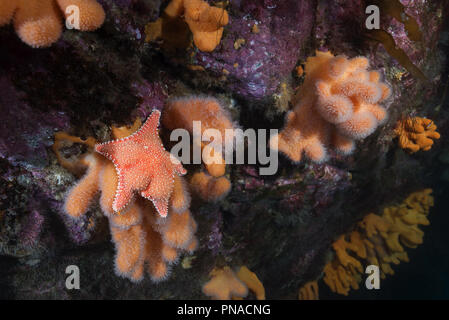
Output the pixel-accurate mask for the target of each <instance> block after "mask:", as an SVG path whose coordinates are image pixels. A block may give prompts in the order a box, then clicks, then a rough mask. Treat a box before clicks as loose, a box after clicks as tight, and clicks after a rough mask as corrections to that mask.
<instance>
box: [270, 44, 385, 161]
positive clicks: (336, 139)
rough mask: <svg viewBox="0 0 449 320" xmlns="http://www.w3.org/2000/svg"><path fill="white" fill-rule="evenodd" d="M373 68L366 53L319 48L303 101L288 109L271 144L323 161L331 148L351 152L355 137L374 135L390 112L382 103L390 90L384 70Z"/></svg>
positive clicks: (297, 155) (293, 154)
mask: <svg viewBox="0 0 449 320" xmlns="http://www.w3.org/2000/svg"><path fill="white" fill-rule="evenodd" d="M368 67H369V62H368V59H366V58H364V57H356V58H352V59H347V58H346V57H344V56H334V55H332V54H331V53H330V52H318V51H317V53H316V56H315V57H310V58H308V59H307V61H306V64H305V70H306V73H307V74H306V78H305V82H304V84H303V85H302V87H301V89H300V91H299V93H298V97H297V98H298V99H299V103H298V104H297V105H296V106H295V107H294V109H293V111H290V112H289V113H288V114H287V116H286V124H285V127H284V128H283V129H282V131H281V132H280V133H279V135H276V136H274V137H272V138H271V140H270V147H271V148H273V149H277V150H280V151H281V152H283V153H284V154H286V155H287V156H288V157H289V158H290V159H291V160H292V161H295V162H297V161H300V160H301V159H302V154H303V153H304V154H305V155H306V156H307V157H308V158H309V159H311V160H312V161H315V162H322V161H324V160H326V158H327V157H328V153H327V150H326V149H327V148H329V147H332V148H334V149H335V150H336V151H338V152H340V153H342V154H350V153H351V152H352V151H353V150H354V147H355V145H354V140H359V139H363V138H366V137H367V136H369V135H370V134H372V133H373V132H374V130H375V129H376V128H377V127H378V126H379V124H381V123H382V122H383V121H384V120H385V119H386V116H387V113H386V110H385V109H384V108H383V107H382V106H381V105H380V104H379V103H381V102H382V101H385V99H387V98H388V97H389V95H390V91H391V90H390V88H389V87H388V86H387V85H386V84H385V83H383V82H381V81H380V80H381V76H380V73H379V72H377V71H368Z"/></svg>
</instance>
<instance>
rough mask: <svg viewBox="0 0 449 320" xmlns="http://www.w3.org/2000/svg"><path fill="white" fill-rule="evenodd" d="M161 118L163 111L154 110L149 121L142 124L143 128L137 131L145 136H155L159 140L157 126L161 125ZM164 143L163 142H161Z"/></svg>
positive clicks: (151, 137) (152, 137)
mask: <svg viewBox="0 0 449 320" xmlns="http://www.w3.org/2000/svg"><path fill="white" fill-rule="evenodd" d="M160 118H161V112H160V111H159V110H153V112H151V114H150V116H149V117H148V119H147V121H145V123H144V124H143V125H142V128H140V129H139V131H138V132H137V133H136V134H138V135H143V136H144V138H150V139H154V138H155V137H156V138H157V139H158V140H159V135H158V132H157V128H158V126H159V120H160ZM161 145H162V142H161Z"/></svg>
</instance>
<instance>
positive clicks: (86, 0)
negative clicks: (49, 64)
mask: <svg viewBox="0 0 449 320" xmlns="http://www.w3.org/2000/svg"><path fill="white" fill-rule="evenodd" d="M70 5H75V6H77V7H78V8H79V11H80V15H79V22H80V26H79V29H80V30H82V31H91V30H95V29H97V28H99V27H100V26H101V25H102V24H103V22H104V19H105V12H104V10H103V8H102V6H101V5H100V4H99V3H98V2H97V1H95V0H33V1H29V0H8V1H2V3H1V4H0V26H2V25H4V24H7V23H9V22H10V21H11V20H14V29H15V30H16V32H17V35H18V36H19V37H20V39H22V41H23V42H25V43H26V44H28V45H30V46H32V47H35V48H42V47H48V46H50V45H51V44H53V43H54V42H56V41H57V40H58V39H59V37H60V36H61V32H62V24H61V11H62V13H63V14H65V15H66V16H69V15H70V14H71V13H66V8H67V7H68V6H70ZM58 6H59V8H58Z"/></svg>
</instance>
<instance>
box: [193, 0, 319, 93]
mask: <svg viewBox="0 0 449 320" xmlns="http://www.w3.org/2000/svg"><path fill="white" fill-rule="evenodd" d="M228 12H230V13H231V18H230V22H229V24H228V25H227V26H226V28H225V34H224V36H223V39H222V41H221V43H220V45H219V46H218V47H217V48H216V49H215V50H214V51H213V52H210V53H208V52H201V51H196V54H195V55H194V56H193V63H194V64H195V65H199V66H201V67H203V68H204V69H205V70H206V71H209V72H211V73H212V74H215V75H216V76H217V77H221V76H223V75H226V77H227V81H226V85H227V86H228V87H229V89H231V90H233V91H234V92H235V93H237V94H240V95H242V96H244V97H248V98H255V99H261V98H264V97H266V96H269V95H271V94H273V93H275V92H276V89H277V88H278V86H279V79H282V78H284V77H286V76H287V75H288V74H289V73H290V72H291V70H292V69H293V68H294V66H295V64H296V62H297V60H298V58H299V57H300V56H301V53H302V49H303V45H304V43H305V41H306V40H307V39H308V37H309V35H310V32H311V29H312V25H313V21H314V14H313V7H312V2H311V1H308V0H285V1H273V0H231V1H230V3H229V8H228ZM240 39H243V40H240ZM236 41H240V43H242V45H241V46H240V47H236V46H235V43H236Z"/></svg>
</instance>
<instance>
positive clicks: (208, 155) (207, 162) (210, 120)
mask: <svg viewBox="0 0 449 320" xmlns="http://www.w3.org/2000/svg"><path fill="white" fill-rule="evenodd" d="M194 121H198V123H200V125H201V130H199V132H198V133H200V134H201V135H203V133H204V132H205V130H208V129H213V130H216V131H217V132H218V133H219V134H220V135H221V138H222V141H221V142H222V143H223V144H224V143H225V142H226V133H227V132H228V136H229V138H231V140H232V141H231V142H232V143H233V139H234V131H233V129H235V125H234V124H233V122H232V120H231V117H230V115H229V114H228V113H227V112H226V111H225V110H224V108H223V107H222V106H221V105H220V102H219V101H218V100H217V99H214V98H210V97H207V98H204V97H197V96H189V97H184V98H177V99H172V100H170V101H169V102H168V103H167V105H166V107H165V108H164V113H163V115H162V123H163V124H164V126H165V127H166V128H168V129H171V130H174V129H177V128H183V129H186V130H187V131H189V132H190V133H191V134H193V133H194ZM231 130H232V131H231ZM229 133H230V135H229ZM193 144H194V146H193V147H194V148H200V149H201V150H202V160H203V163H204V166H205V168H206V170H207V172H208V173H209V175H208V174H206V173H202V172H201V173H196V174H194V176H193V177H192V179H191V180H190V182H191V185H192V186H193V189H194V191H195V192H196V193H197V194H198V195H199V196H200V197H201V198H202V199H204V200H211V201H215V200H218V199H221V198H223V197H224V196H226V194H227V193H228V192H229V190H230V188H231V183H230V181H229V180H228V179H227V178H225V177H223V175H224V174H225V172H226V163H225V160H224V159H223V152H224V150H223V148H222V149H219V148H217V147H216V146H214V144H213V141H212V142H210V143H209V144H206V143H203V142H201V141H197V140H196V139H195V137H194V139H193ZM195 144H196V145H195Z"/></svg>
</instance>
